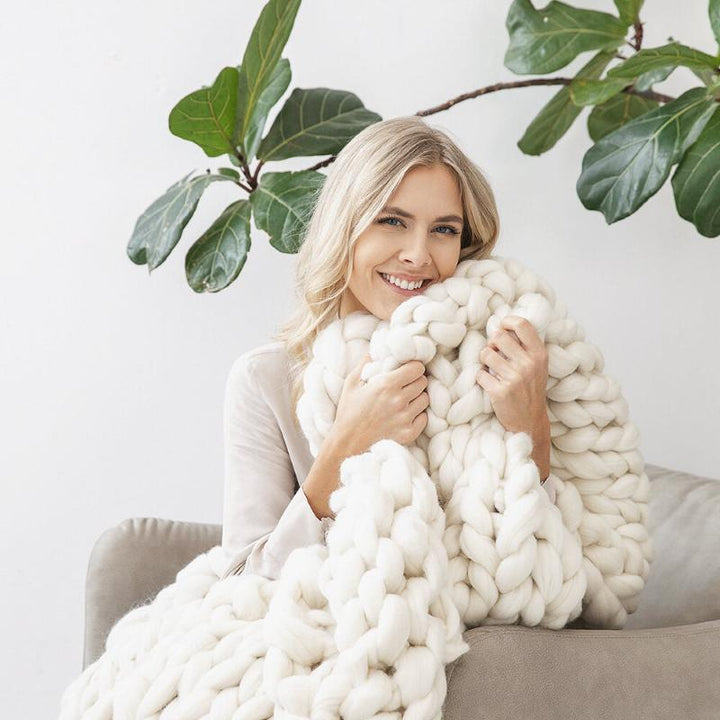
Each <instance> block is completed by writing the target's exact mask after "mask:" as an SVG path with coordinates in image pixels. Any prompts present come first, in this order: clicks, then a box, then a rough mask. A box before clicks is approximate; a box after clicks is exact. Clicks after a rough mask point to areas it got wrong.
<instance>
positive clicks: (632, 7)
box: [615, 0, 645, 25]
mask: <svg viewBox="0 0 720 720" xmlns="http://www.w3.org/2000/svg"><path fill="white" fill-rule="evenodd" d="M644 1H645V0H615V7H616V8H617V9H618V14H619V15H620V19H621V20H622V21H623V22H624V23H625V24H626V25H632V24H634V22H635V20H637V19H638V16H639V15H640V8H641V7H642V6H643V2H644Z"/></svg>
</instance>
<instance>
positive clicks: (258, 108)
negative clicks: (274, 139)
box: [243, 58, 292, 163]
mask: <svg viewBox="0 0 720 720" xmlns="http://www.w3.org/2000/svg"><path fill="white" fill-rule="evenodd" d="M291 75H292V73H291V72H290V61H289V60H286V59H285V58H280V60H279V61H278V63H277V65H276V66H275V69H274V70H273V73H272V75H270V76H269V78H268V82H267V84H266V85H265V87H264V88H263V89H262V91H261V92H260V96H259V97H258V101H257V104H256V105H255V111H254V112H253V115H252V122H251V123H250V127H249V128H248V131H247V133H246V135H245V140H244V142H243V147H244V149H245V152H244V155H245V158H246V160H247V162H248V163H249V162H250V161H251V160H252V159H253V158H254V157H255V153H256V152H257V149H258V146H259V145H260V140H261V136H262V132H263V130H264V129H265V121H266V120H267V116H268V114H269V112H270V110H272V108H273V107H274V106H275V103H277V101H278V100H279V99H280V98H281V97H282V96H283V93H284V92H285V91H286V90H287V89H288V85H290V77H291Z"/></svg>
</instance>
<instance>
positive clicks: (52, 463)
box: [0, 0, 720, 719]
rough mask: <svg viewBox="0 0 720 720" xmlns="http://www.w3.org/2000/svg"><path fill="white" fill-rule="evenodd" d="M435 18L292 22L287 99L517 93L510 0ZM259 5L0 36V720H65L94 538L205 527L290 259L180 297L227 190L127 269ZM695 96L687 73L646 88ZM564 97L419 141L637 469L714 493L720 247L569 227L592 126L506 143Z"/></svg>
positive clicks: (689, 13)
mask: <svg viewBox="0 0 720 720" xmlns="http://www.w3.org/2000/svg"><path fill="white" fill-rule="evenodd" d="M578 2H579V0H578ZM674 4H675V3H674V2H673V0H655V2H652V3H646V10H645V13H644V15H645V20H646V23H647V24H646V26H645V32H646V42H645V44H646V46H652V45H660V44H663V43H664V42H665V41H666V39H667V37H668V36H669V35H672V36H673V37H674V38H676V39H678V40H681V41H683V42H686V43H688V44H690V45H694V46H696V47H699V48H701V49H703V50H705V51H707V52H711V53H712V52H716V46H715V44H714V42H713V38H712V34H711V31H710V27H709V23H708V22H707V19H706V13H707V2H704V1H703V2H694V3H686V4H685V5H684V6H683V12H682V13H680V14H677V13H673V12H672V9H673V6H674ZM442 5H443V9H445V8H447V9H448V10H449V12H443V13H441V12H440V11H439V7H440V6H439V4H438V3H437V2H433V1H432V0H423V1H420V0H402V1H399V0H395V1H394V2H387V1H386V0H365V1H364V2H362V3H349V2H345V3H341V2H332V1H330V0H325V1H324V2H321V1H318V0H315V1H312V0H306V2H305V3H304V4H303V5H302V7H301V8H300V12H299V15H298V18H297V22H296V25H295V29H294V31H293V34H292V35H291V38H290V41H289V43H288V46H287V48H286V50H285V53H284V56H285V57H288V58H289V59H290V62H291V66H292V71H293V79H292V82H291V85H290V89H289V90H288V92H287V95H289V93H290V91H291V89H292V88H293V87H318V86H324V87H330V88H341V89H347V90H351V91H353V92H355V93H357V94H358V95H359V97H360V98H361V99H362V100H363V101H364V103H365V105H366V106H367V107H369V108H370V109H372V110H374V111H376V112H378V113H380V114H381V115H382V116H383V118H389V117H393V116H396V115H404V114H410V113H413V112H415V111H417V110H419V109H422V108H427V107H430V106H433V105H435V104H438V103H440V102H443V101H445V100H447V99H449V98H450V97H453V96H455V95H458V94H460V93H462V92H465V91H468V90H471V89H474V88H477V87H480V86H482V85H486V84H490V83H492V82H495V81H498V80H512V79H517V76H515V75H513V74H512V73H511V72H510V71H508V70H506V69H504V67H503V63H502V59H503V55H504V52H505V48H506V46H507V32H506V30H505V24H504V23H505V16H506V13H507V9H508V7H509V5H510V2H509V0H503V1H502V2H498V1H497V0H493V1H492V2H490V1H488V2H474V1H471V0H465V1H463V2H460V1H458V0H456V1H454V2H444V3H442ZM536 5H540V3H536ZM583 6H584V7H588V8H593V9H600V10H607V11H610V10H611V9H612V3H611V2H610V0H594V1H593V2H590V1H589V0H587V1H585V2H584V3H583ZM262 7H263V1H262V0H243V2H230V1H229V0H217V1H216V2H214V3H211V4H210V5H208V4H207V3H199V2H196V3H191V2H187V1H185V2H181V3H178V2H177V0H175V1H174V2H171V1H170V0H157V1H156V2H154V3H145V2H138V0H132V1H131V2H118V1H117V0H112V1H110V0H108V1H106V2H103V3H93V2H89V0H78V2H74V3H42V4H40V3H37V4H21V3H15V4H14V6H13V15H12V16H11V17H10V18H9V19H6V21H5V22H3V23H2V25H0V52H1V53H2V54H3V57H2V67H3V72H2V73H0V90H1V91H2V92H1V96H2V99H3V101H2V105H3V109H2V113H0V130H1V133H2V135H1V136H2V140H3V144H4V148H3V153H2V161H3V168H2V172H1V173H0V183H1V184H2V192H1V193H0V197H2V202H3V213H2V217H3V225H4V227H3V255H2V264H1V266H0V273H1V277H0V293H2V295H1V297H0V301H1V302H2V314H1V316H0V321H1V323H2V324H1V326H0V328H1V330H2V338H1V341H0V342H1V345H2V357H1V362H2V364H1V366H0V367H1V368H2V372H1V373H0V387H1V389H2V404H1V405H2V415H1V422H2V425H1V427H0V432H1V433H2V467H3V473H4V480H3V485H2V490H3V502H2V509H3V518H2V528H3V532H4V538H3V542H2V543H1V544H0V563H2V567H3V582H2V585H3V593H2V612H1V613H0V623H2V625H1V626H0V635H1V636H2V638H3V643H2V646H3V650H2V653H3V655H2V666H0V676H1V677H2V678H3V682H2V683H1V684H0V714H1V715H2V716H3V717H23V718H38V719H39V718H50V717H54V716H56V714H57V711H58V707H59V698H60V694H61V692H62V690H63V689H64V688H65V686H66V685H67V684H68V683H69V682H70V681H71V680H72V679H74V678H75V677H76V676H77V674H79V672H80V665H81V660H82V658H81V652H82V633H83V617H84V616H83V612H84V605H83V603H84V581H85V572H86V568H87V561H88V556H89V553H90V551H91V548H92V546H93V544H94V542H95V541H96V539H97V538H98V536H99V535H100V534H101V533H102V532H103V531H104V530H105V529H106V528H108V527H110V526H112V525H114V524H115V523H118V522H119V521H121V520H123V519H125V518H128V517H140V516H158V517H163V518H173V519H177V520H191V521H199V522H216V523H219V522H220V519H221V507H222V474H223V468H222V401H223V390H224V383H225V378H226V374H227V371H228V369H229V367H230V365H231V363H232V361H233V359H234V358H235V357H236V356H237V355H238V354H240V353H241V352H243V351H244V350H246V349H249V348H251V347H253V346H255V345H257V344H260V343H262V342H265V341H266V340H268V339H269V336H270V334H271V332H272V331H273V330H274V328H275V327H276V325H277V324H278V323H279V322H280V321H281V320H282V319H283V318H284V317H285V316H286V314H287V312H288V310H289V297H290V291H289V287H290V282H291V277H292V274H291V273H292V268H293V264H294V258H293V257H292V256H283V255H280V254H279V253H277V252H275V251H274V250H273V249H272V248H270V247H269V245H267V241H266V238H265V237H264V236H263V235H262V234H261V233H259V232H257V231H255V233H254V236H253V243H254V244H253V247H252V251H251V255H250V257H249V259H248V262H247V264H246V266H245V269H244V270H243V272H242V274H241V276H240V278H239V279H238V280H237V281H236V282H235V283H234V284H233V285H232V286H231V287H230V288H229V289H228V290H226V291H224V292H221V293H219V294H215V295H197V294H195V293H194V292H193V291H192V290H190V288H189V287H188V285H187V283H186V281H185V276H184V255H185V252H186V251H187V249H188V248H189V246H190V244H191V241H192V240H193V239H194V238H196V237H197V236H198V234H199V233H201V232H202V231H203V230H204V229H205V228H206V227H207V226H208V225H209V224H210V222H211V221H212V220H213V219H214V218H215V217H216V216H217V214H218V213H219V212H220V210H221V209H222V208H224V207H225V205H226V204H228V203H229V202H230V201H232V200H233V199H236V197H237V196H236V195H235V194H234V192H233V189H232V188H230V187H229V186H227V187H226V186H224V185H223V184H216V185H214V186H211V188H210V189H209V191H208V192H207V194H206V197H205V198H204V199H203V200H201V203H200V207H199V210H198V213H197V214H196V216H195V218H194V219H193V220H192V221H191V222H190V224H189V226H188V228H187V229H186V234H185V237H184V239H183V240H181V242H180V245H179V246H178V248H177V249H176V251H175V252H174V253H173V254H172V255H171V256H170V258H169V259H168V261H167V262H166V263H165V264H164V265H163V266H161V267H160V268H159V269H158V270H157V271H155V272H153V274H152V275H151V276H148V273H147V269H146V268H145V267H137V266H135V265H133V264H132V263H131V262H130V261H129V260H128V258H127V257H126V254H125V247H126V243H127V241H128V239H129V237H130V234H131V232H132V229H133V226H134V224H135V221H136V219H137V217H138V215H139V214H140V213H141V212H142V211H143V210H144V208H145V207H146V206H147V205H148V204H149V203H150V202H151V201H152V200H154V199H155V198H156V197H157V196H158V195H160V194H161V193H162V192H163V191H164V190H165V189H166V188H167V187H168V186H169V185H171V184H172V183H173V182H175V181H176V180H178V179H179V178H180V177H182V176H183V175H185V174H186V173H188V172H189V171H190V170H191V169H193V168H195V169H198V170H203V169H205V168H206V167H211V168H216V167H219V163H218V161H217V160H216V159H214V160H211V159H209V158H206V157H205V156H204V155H203V153H202V151H201V150H200V149H199V148H197V147H196V146H195V145H193V144H191V143H188V142H185V141H183V140H180V139H179V138H176V137H175V136H173V135H171V134H170V132H169V131H168V129H167V117H168V113H169V112H170V109H171V108H172V107H173V105H174V104H175V103H176V102H177V100H179V99H180V98H181V97H183V96H184V95H185V94H187V93H189V92H191V91H193V90H196V89H197V88H199V87H200V86H201V85H209V84H211V82H212V80H213V79H214V78H215V75H216V74H217V72H218V71H219V70H220V68H222V67H223V66H225V65H229V64H239V63H240V61H241V59H242V54H243V51H244V48H245V44H246V41H247V38H248V37H249V33H250V31H251V29H252V26H253V24H254V22H255V20H256V18H257V16H258V15H259V13H260V10H261V9H262ZM586 57H587V56H585V57H583V58H581V62H580V63H577V62H576V63H574V64H573V66H571V69H574V68H576V67H577V66H579V65H580V64H582V63H584V62H585V59H586ZM560 74H566V73H565V72H562V71H561V73H560ZM691 84H695V78H694V76H693V75H692V74H691V73H690V72H689V71H685V70H679V71H678V72H676V73H675V75H673V76H672V77H671V78H670V80H669V81H667V82H666V83H665V84H664V85H663V86H661V88H662V89H665V91H666V92H668V93H670V94H673V93H680V92H682V90H684V89H686V88H688V87H690V86H691ZM555 90H556V88H530V89H521V90H512V91H505V92H501V93H496V94H494V95H490V96H487V97H483V98H480V99H476V100H472V101H469V102H465V103H462V104H460V105H459V106H457V107H455V108H453V109H452V110H450V111H447V112H444V113H442V114H440V115H436V116H433V117H431V118H429V121H430V122H431V124H434V125H437V126H440V127H443V128H444V129H446V130H448V131H449V132H451V133H452V135H453V136H454V137H455V138H456V139H457V140H458V141H459V142H460V143H461V145H462V146H463V147H464V148H465V150H466V151H467V152H468V154H469V155H470V156H471V157H472V158H473V159H474V160H475V161H476V162H477V163H478V164H479V165H480V167H481V168H482V169H483V170H484V171H485V172H486V174H487V176H488V178H489V180H490V182H491V183H492V185H493V187H494V189H495V192H496V194H497V198H498V203H499V208H500V213H501V222H502V233H501V237H500V241H499V243H498V246H497V253H498V254H501V255H506V256H514V257H517V258H519V259H520V260H522V261H523V262H525V263H527V264H528V265H529V266H530V267H531V268H532V269H534V270H535V271H536V272H538V273H540V274H541V275H543V276H544V277H546V278H547V279H548V281H549V282H550V283H551V284H552V285H553V286H554V287H555V288H556V290H557V292H558V295H559V296H560V297H561V298H562V299H563V300H564V301H565V302H566V304H567V306H568V308H569V311H570V313H571V315H572V316H573V317H575V318H576V319H578V321H579V322H580V324H581V325H582V326H583V327H584V328H585V330H586V333H587V338H588V340H590V341H592V342H594V343H596V344H597V345H598V346H599V347H600V348H601V349H602V351H603V354H604V357H605V360H606V368H605V369H606V372H608V373H610V374H612V375H613V376H614V377H615V378H616V379H617V380H618V381H619V382H620V384H621V386H622V389H623V391H624V393H625V395H626V397H627V398H628V401H629V403H630V409H631V417H632V419H633V420H634V422H635V423H636V425H637V426H638V428H639V429H640V432H641V439H642V444H641V449H642V451H643V454H644V456H645V458H646V460H647V461H648V462H652V463H656V464H661V465H666V466H669V467H673V468H679V469H685V470H688V471H692V472H695V473H699V474H704V475H709V476H713V477H717V476H718V472H719V471H718V467H719V466H720V444H719V443H718V442H717V438H718V436H720V413H718V394H719V391H720V383H719V381H718V375H717V373H716V371H715V370H713V368H714V367H715V361H716V359H717V357H718V355H720V341H719V340H718V333H717V328H718V321H717V307H718V306H720V290H719V289H718V283H717V268H718V267H720V240H719V239H714V240H713V239H708V238H704V237H702V236H700V235H699V234H698V233H697V232H696V231H695V229H694V228H693V227H692V226H691V225H690V224H689V223H687V222H686V221H684V220H681V219H679V218H678V216H677V213H676V211H675V208H674V203H673V199H672V194H671V190H670V187H669V183H668V184H666V186H665V187H664V188H663V189H662V190H661V192H660V193H659V194H658V195H656V196H655V197H653V198H652V199H651V200H650V201H649V202H647V203H646V204H645V205H644V206H643V207H642V208H641V209H640V210H639V211H638V212H637V213H636V214H635V215H634V216H632V217H630V218H628V219H626V220H624V221H621V222H619V223H617V224H615V225H612V226H608V225H606V223H605V220H604V218H603V217H602V215H600V214H599V213H591V212H589V211H587V210H585V209H584V208H583V206H582V205H581V203H580V201H579V199H578V198H577V196H576V193H575V182H576V179H577V176H578V174H579V170H580V164H581V159H582V155H583V153H584V151H585V150H586V149H587V148H588V147H589V138H588V136H587V132H586V130H585V127H584V122H583V121H578V122H576V124H575V125H574V127H573V128H572V129H571V131H570V132H569V133H568V135H567V136H566V137H565V138H564V139H563V140H562V141H561V142H560V144H559V145H558V146H557V147H556V148H555V149H554V150H552V151H550V152H549V153H548V154H546V155H544V156H541V157H539V158H531V157H527V156H525V155H523V154H522V153H521V152H520V151H519V150H518V149H517V147H516V142H517V140H518V139H519V138H520V137H521V135H522V133H523V131H524V129H525V127H526V125H527V124H528V123H529V121H530V120H531V118H532V117H533V116H534V114H535V113H536V112H537V111H538V110H539V108H540V107H541V106H542V104H543V103H544V102H545V101H546V100H547V99H548V98H549V97H550V96H551V94H552V93H554V92H555ZM274 115H275V111H273V113H272V115H271V117H270V120H271V121H272V119H273V117H274ZM583 117H584V116H583ZM315 161H316V159H310V158H308V159H307V160H300V161H294V162H291V163H286V164H285V165H282V166H276V167H275V168H269V167H268V168H266V169H280V167H285V168H300V167H308V166H309V165H311V164H312V163H313V162H315Z"/></svg>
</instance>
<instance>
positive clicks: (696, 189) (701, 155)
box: [672, 107, 720, 237]
mask: <svg viewBox="0 0 720 720" xmlns="http://www.w3.org/2000/svg"><path fill="white" fill-rule="evenodd" d="M672 187H673V193H674V195H675V206H676V207H677V211H678V214H679V215H680V217H682V218H684V219H685V220H689V221H690V222H691V223H692V224H693V225H695V227H696V228H697V229H698V232H699V233H700V234H701V235H704V236H705V237H717V236H718V235H720V107H717V108H716V109H715V112H714V114H713V116H712V118H710V120H709V121H708V123H707V125H705V127H704V128H703V130H702V132H701V133H700V135H699V136H698V138H697V140H696V141H695V142H694V143H693V144H692V145H691V146H690V147H689V148H688V150H687V152H686V153H685V155H684V156H683V159H682V160H681V161H680V164H679V165H678V167H677V170H676V171H675V174H674V175H673V177H672Z"/></svg>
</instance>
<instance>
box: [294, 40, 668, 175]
mask: <svg viewBox="0 0 720 720" xmlns="http://www.w3.org/2000/svg"><path fill="white" fill-rule="evenodd" d="M641 28H642V26H641ZM641 31H642V30H641ZM641 37H642V35H641ZM574 79H575V78H562V77H555V78H533V79H532V80H514V81H512V82H500V83H495V84H494V85H487V86H486V87H482V88H478V89H477V90H473V91H471V92H467V93H463V94H462V95H458V96H457V97H454V98H452V99H451V100H448V101H447V102H444V103H442V105H435V107H431V108H428V109H427V110H418V111H417V112H416V113H415V115H419V116H421V117H426V116H427V115H434V114H435V113H439V112H442V111H443V110H449V109H450V108H451V107H453V106H454V105H457V104H458V103H461V102H463V101H464V100H472V99H473V98H476V97H480V96H481V95H489V94H490V93H493V92H497V91H498V90H509V89H512V88H520V87H535V86H540V85H569V84H570V83H571V82H572V81H573V80H574ZM622 92H624V93H627V94H628V95H637V96H638V97H643V98H646V99H647V100H656V101H657V102H661V103H669V102H672V101H673V100H675V98H674V97H670V95H663V94H662V93H658V92H655V91H654V90H635V89H634V88H632V87H626V88H624V89H623V90H622ZM336 157H337V156H336V155H331V156H330V157H329V158H326V159H325V160H322V161H321V162H319V163H316V164H315V165H313V166H311V167H309V168H306V169H307V170H319V169H320V168H321V167H325V166H326V165H329V164H330V163H331V162H333V161H334V160H335V158H336Z"/></svg>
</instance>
